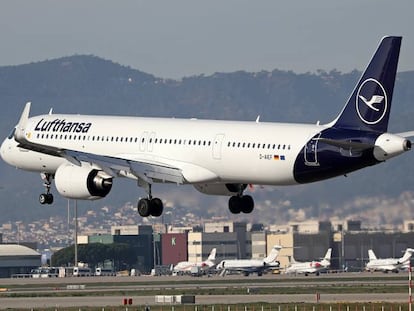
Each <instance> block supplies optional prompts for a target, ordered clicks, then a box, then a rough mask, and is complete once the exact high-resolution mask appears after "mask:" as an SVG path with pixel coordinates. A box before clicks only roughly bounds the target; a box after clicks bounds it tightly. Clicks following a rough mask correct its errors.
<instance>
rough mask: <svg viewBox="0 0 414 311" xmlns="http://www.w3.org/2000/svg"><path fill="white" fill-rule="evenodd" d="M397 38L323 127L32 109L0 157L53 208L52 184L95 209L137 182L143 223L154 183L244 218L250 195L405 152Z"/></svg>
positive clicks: (155, 210)
mask: <svg viewBox="0 0 414 311" xmlns="http://www.w3.org/2000/svg"><path fill="white" fill-rule="evenodd" d="M401 40H402V37H395V36H388V37H384V38H383V39H382V40H381V41H380V44H379V46H378V48H377V50H376V52H375V54H374V55H373V57H372V59H371V61H370V62H369V64H368V66H367V68H366V70H365V71H364V72H363V74H362V76H361V78H360V80H359V82H358V83H357V84H356V86H355V89H354V90H353V92H352V93H351V96H350V97H349V99H348V101H347V103H346V104H345V106H344V108H343V110H342V111H341V112H340V114H339V115H338V116H337V117H336V118H335V119H334V120H333V121H332V122H330V123H328V124H325V125H322V124H320V122H319V121H318V122H317V123H316V124H294V123H270V122H261V121H260V120H259V118H257V119H256V120H255V121H250V122H249V121H219V120H197V119H175V118H140V117H132V116H129V117H120V116H97V115H71V114H54V113H52V110H51V111H50V112H49V114H45V115H39V116H33V117H30V107H31V103H30V102H28V103H27V104H26V106H25V107H24V109H23V112H22V114H21V116H20V119H19V121H18V123H17V125H16V126H15V127H14V128H13V130H12V131H11V133H10V135H9V136H8V137H7V138H6V139H5V140H4V141H3V143H2V145H1V148H0V154H1V157H2V158H3V160H4V161H5V162H7V163H8V164H10V165H12V166H14V167H17V168H19V169H23V170H27V171H34V172H40V175H41V177H42V179H43V182H44V187H45V192H44V193H42V194H40V196H39V202H40V203H41V204H51V203H52V202H53V194H52V193H51V185H52V180H53V179H54V182H55V187H56V190H57V191H58V192H59V193H60V194H61V195H62V196H64V197H66V198H69V199H84V200H95V199H100V198H103V197H105V196H106V195H108V193H110V191H111V188H112V184H113V180H114V179H115V178H117V177H126V178H130V179H132V180H135V181H136V182H137V185H138V186H139V187H142V188H143V189H144V190H145V192H146V196H145V197H143V198H140V199H139V200H138V203H137V210H138V213H139V215H141V216H142V217H148V216H153V217H158V216H161V214H162V212H163V209H164V206H163V202H162V200H161V199H160V198H157V197H153V195H152V186H153V185H154V184H156V183H174V184H178V185H180V184H190V185H193V186H194V187H195V188H196V189H197V190H198V191H200V192H202V193H205V194H211V195H226V196H229V197H230V198H229V201H228V208H229V210H230V212H231V213H234V214H238V213H241V212H242V213H251V212H252V211H253V209H254V200H253V198H252V196H251V195H249V194H245V193H244V192H245V189H246V188H247V187H248V185H273V186H282V185H297V184H305V183H311V182H317V181H321V180H325V179H328V178H332V177H336V176H341V175H343V176H347V174H349V173H351V172H353V171H356V170H359V169H362V168H365V167H368V166H372V165H375V164H379V163H382V162H384V161H386V160H388V159H391V158H393V157H395V156H398V155H400V154H402V153H404V152H406V151H408V150H410V149H411V141H410V140H408V139H407V138H408V137H412V136H414V131H410V132H404V133H398V134H392V133H388V132H387V128H388V120H389V115H390V109H391V101H392V95H393V89H394V82H395V76H396V71H397V65H398V58H399V51H400V45H401Z"/></svg>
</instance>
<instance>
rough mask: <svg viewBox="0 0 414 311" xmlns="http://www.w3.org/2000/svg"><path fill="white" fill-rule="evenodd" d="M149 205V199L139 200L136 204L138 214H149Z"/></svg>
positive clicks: (144, 215) (143, 215)
mask: <svg viewBox="0 0 414 311" xmlns="http://www.w3.org/2000/svg"><path fill="white" fill-rule="evenodd" d="M150 205H151V204H150V200H148V199H141V200H139V201H138V206H137V209H138V214H139V215H140V216H141V217H148V216H149V215H150V210H151V208H150Z"/></svg>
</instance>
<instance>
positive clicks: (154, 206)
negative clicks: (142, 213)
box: [150, 198, 164, 217]
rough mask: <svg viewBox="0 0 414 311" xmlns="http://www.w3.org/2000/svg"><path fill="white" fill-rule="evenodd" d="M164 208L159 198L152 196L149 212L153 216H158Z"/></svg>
mask: <svg viewBox="0 0 414 311" xmlns="http://www.w3.org/2000/svg"><path fill="white" fill-rule="evenodd" d="M163 210H164V205H163V204H162V201H161V200H160V199H159V198H153V199H152V200H151V201H150V214H151V215H152V216H154V217H160V216H161V215H162V211H163Z"/></svg>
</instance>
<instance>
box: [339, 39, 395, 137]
mask: <svg viewBox="0 0 414 311" xmlns="http://www.w3.org/2000/svg"><path fill="white" fill-rule="evenodd" d="M401 39H402V38H401V37H384V38H383V39H382V40H381V42H380V45H379V46H378V49H377V51H376V52H375V54H374V56H373V57H372V59H371V61H370V63H369V64H368V67H367V69H365V71H364V73H363V74H362V77H361V79H360V80H359V82H358V84H357V85H356V87H355V89H354V91H353V92H352V94H351V97H350V98H349V99H348V102H347V103H346V105H345V107H344V109H343V110H342V112H341V113H340V115H339V116H338V118H337V119H336V120H335V121H334V124H333V126H334V127H338V128H347V129H358V130H367V131H375V132H381V133H384V132H386V131H387V128H388V119H389V116H390V110H391V100H392V93H393V90H394V82H395V75H396V72H397V65H398V57H399V54H400V46H401Z"/></svg>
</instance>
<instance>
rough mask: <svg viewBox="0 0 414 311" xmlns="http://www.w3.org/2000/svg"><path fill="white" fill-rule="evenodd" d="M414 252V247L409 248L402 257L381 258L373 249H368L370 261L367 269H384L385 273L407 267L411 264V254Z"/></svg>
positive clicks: (395, 271) (396, 271)
mask: <svg viewBox="0 0 414 311" xmlns="http://www.w3.org/2000/svg"><path fill="white" fill-rule="evenodd" d="M413 252H414V249H413V248H407V249H406V250H405V253H404V255H403V256H402V257H401V258H383V259H379V258H377V256H375V253H374V251H373V250H372V249H369V250H368V258H369V262H367V264H366V266H365V269H366V270H368V271H371V272H374V271H382V272H384V273H388V272H394V273H398V272H399V270H404V269H406V268H407V267H408V266H409V264H410V259H411V256H412V254H413Z"/></svg>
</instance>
